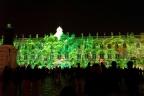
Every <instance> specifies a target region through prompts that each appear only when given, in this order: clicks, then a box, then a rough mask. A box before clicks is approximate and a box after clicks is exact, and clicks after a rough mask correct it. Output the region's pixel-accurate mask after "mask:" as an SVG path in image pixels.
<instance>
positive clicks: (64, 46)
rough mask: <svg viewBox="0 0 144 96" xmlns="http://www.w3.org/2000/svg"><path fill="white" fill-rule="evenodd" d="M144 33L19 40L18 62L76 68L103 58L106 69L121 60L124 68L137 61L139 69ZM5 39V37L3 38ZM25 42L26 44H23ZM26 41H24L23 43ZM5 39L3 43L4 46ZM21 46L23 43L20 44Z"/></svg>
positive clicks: (120, 62) (119, 63) (51, 36)
mask: <svg viewBox="0 0 144 96" xmlns="http://www.w3.org/2000/svg"><path fill="white" fill-rule="evenodd" d="M143 37H144V34H143V33H142V34H141V35H139V36H134V34H129V35H127V36H123V35H119V36H114V35H113V34H112V36H98V33H97V34H96V36H91V35H90V34H89V36H83V34H82V36H81V37H75V35H74V34H72V35H70V34H69V33H68V32H67V33H66V34H62V35H61V38H60V39H58V38H57V37H55V36H54V35H53V34H50V35H46V34H45V35H44V37H39V36H38V34H36V37H35V38H32V37H31V35H30V36H29V38H18V37H17V36H16V38H15V40H14V46H15V47H16V48H18V47H19V45H20V47H19V51H18V54H17V62H18V64H21V63H22V62H23V63H24V64H31V65H35V64H38V65H40V66H48V67H54V65H59V64H60V65H61V66H62V67H64V66H65V65H66V64H69V65H75V64H76V63H77V62H79V63H81V65H82V66H83V67H85V66H87V63H88V62H92V63H99V62H100V58H102V59H103V60H104V63H105V64H106V66H110V63H111V61H113V60H114V61H117V62H118V65H119V66H121V67H125V66H126V62H127V61H128V60H131V59H132V60H134V62H135V64H137V65H138V66H143V65H142V64H143V63H144V59H143V58H144V47H143V45H144V39H143ZM2 38H3V37H2ZM22 39H23V41H22ZM21 41H22V42H21ZM2 42H3V39H2V40H1V41H0V43H1V44H2ZM20 43H21V44H20Z"/></svg>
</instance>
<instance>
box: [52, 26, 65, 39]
mask: <svg viewBox="0 0 144 96" xmlns="http://www.w3.org/2000/svg"><path fill="white" fill-rule="evenodd" d="M62 34H63V29H62V28H61V27H60V26H59V27H58V28H57V30H56V33H55V34H54V36H55V37H57V38H58V40H60V37H61V35H62Z"/></svg>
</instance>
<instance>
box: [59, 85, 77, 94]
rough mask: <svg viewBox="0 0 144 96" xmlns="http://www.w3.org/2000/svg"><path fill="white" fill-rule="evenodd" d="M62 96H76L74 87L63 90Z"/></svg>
mask: <svg viewBox="0 0 144 96" xmlns="http://www.w3.org/2000/svg"><path fill="white" fill-rule="evenodd" d="M60 96H76V95H75V91H74V88H73V87H72V86H66V87H64V88H63V89H62V91H61V93H60Z"/></svg>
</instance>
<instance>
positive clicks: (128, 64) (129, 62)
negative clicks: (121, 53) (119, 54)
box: [127, 61, 133, 69]
mask: <svg viewBox="0 0 144 96" xmlns="http://www.w3.org/2000/svg"><path fill="white" fill-rule="evenodd" d="M127 67H128V69H131V68H132V67H133V62H132V61H128V62H127Z"/></svg>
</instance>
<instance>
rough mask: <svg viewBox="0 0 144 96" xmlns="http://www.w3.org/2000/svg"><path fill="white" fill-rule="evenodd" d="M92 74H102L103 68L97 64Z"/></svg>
mask: <svg viewBox="0 0 144 96" xmlns="http://www.w3.org/2000/svg"><path fill="white" fill-rule="evenodd" d="M92 72H94V73H101V72H102V67H101V66H100V65H99V64H97V63H95V64H93V66H92Z"/></svg>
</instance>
